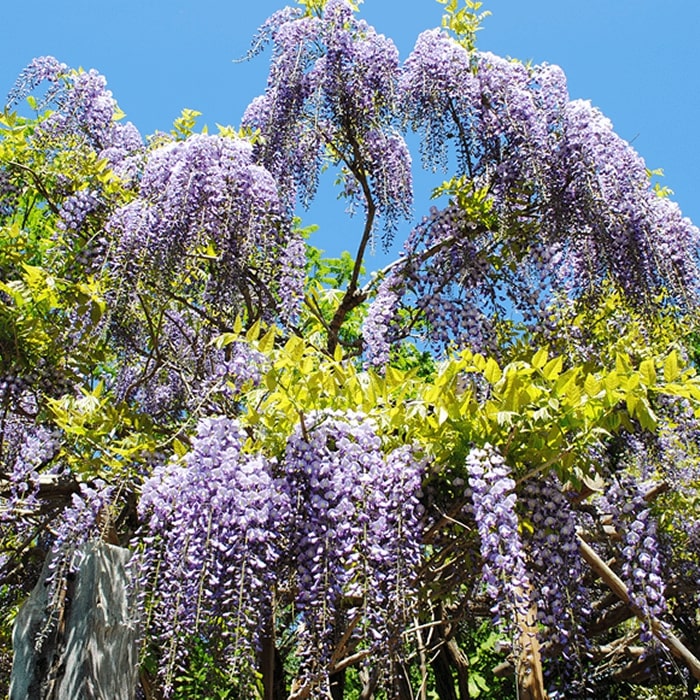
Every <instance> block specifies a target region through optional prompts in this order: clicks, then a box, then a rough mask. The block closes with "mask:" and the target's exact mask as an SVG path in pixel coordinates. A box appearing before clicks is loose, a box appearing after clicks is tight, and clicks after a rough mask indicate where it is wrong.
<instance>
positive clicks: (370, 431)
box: [285, 413, 423, 670]
mask: <svg viewBox="0 0 700 700" xmlns="http://www.w3.org/2000/svg"><path fill="white" fill-rule="evenodd" d="M304 422H305V424H306V426H307V427H306V428H305V429H303V430H302V429H301V428H300V429H299V430H298V431H297V432H296V433H295V434H294V435H292V436H291V437H290V438H289V441H288V443H287V450H286V454H285V465H286V474H285V483H286V488H287V492H288V494H289V498H290V499H296V508H295V517H294V520H293V523H292V527H291V542H290V547H291V551H292V553H293V556H294V558H295V566H296V569H297V576H298V585H299V594H298V599H297V606H298V609H299V612H300V614H301V617H302V620H303V623H304V632H303V635H302V640H301V649H300V654H301V656H302V658H303V659H304V660H305V663H306V665H307V669H308V670H312V669H323V667H324V665H327V664H328V662H329V661H330V658H331V656H332V652H333V645H334V641H335V634H336V633H337V631H338V629H339V628H340V629H341V630H342V628H343V627H344V626H345V625H347V624H348V623H351V622H352V623H353V624H355V623H357V620H353V618H354V617H355V616H357V617H358V618H359V620H360V622H359V624H357V631H358V633H359V632H363V633H364V634H365V636H366V637H367V638H366V639H365V642H366V643H368V644H370V645H372V646H374V645H377V646H379V647H381V648H383V649H386V650H387V651H390V652H392V653H393V652H396V651H397V649H396V645H397V643H398V640H397V632H398V630H400V629H401V623H402V622H403V621H404V620H405V619H406V612H407V611H409V610H410V609H411V598H412V595H413V590H412V582H413V579H414V575H415V567H416V566H417V564H418V560H419V555H420V526H419V522H420V517H421V514H422V511H421V507H420V504H419V502H418V498H417V494H418V492H419V490H420V484H421V478H422V471H423V466H422V463H421V461H420V460H419V459H418V458H417V456H416V455H415V454H414V453H413V451H412V450H411V449H410V448H408V447H401V448H398V449H396V450H394V451H392V452H390V453H389V454H388V455H385V454H384V452H383V450H382V441H381V439H380V438H379V436H378V435H377V433H376V429H375V426H374V425H373V423H372V421H370V420H369V419H368V418H367V416H364V415H362V414H348V413H345V414H326V415H324V414H320V415H316V416H308V417H307V418H306V419H305V421H304ZM348 600H349V601H350V602H349V603H348V602H346V601H348Z"/></svg>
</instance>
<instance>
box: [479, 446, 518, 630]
mask: <svg viewBox="0 0 700 700" xmlns="http://www.w3.org/2000/svg"><path fill="white" fill-rule="evenodd" d="M466 466H467V472H468V474H469V482H468V483H469V488H470V489H471V496H472V503H473V513H474V519H475V520H476V525H477V528H478V530H479V538H480V549H481V556H482V559H483V565H482V575H483V580H484V584H485V586H486V592H487V593H488V595H489V597H490V598H491V599H492V600H493V601H494V605H493V607H492V612H493V614H494V617H495V619H496V621H498V622H500V621H502V620H503V619H504V617H506V616H507V615H508V613H509V612H511V611H513V610H518V611H520V612H523V611H526V610H527V608H528V606H529V602H530V601H529V593H528V592H529V589H530V583H529V579H528V575H527V571H526V568H525V554H524V551H523V544H522V540H521V538H520V533H519V531H518V516H517V513H516V510H515V505H516V501H517V496H516V494H515V481H514V480H513V478H512V477H511V476H510V469H509V468H508V466H507V465H506V463H505V460H504V459H503V457H502V456H501V455H500V454H499V453H498V452H497V450H496V449H495V448H494V447H492V446H491V445H489V444H486V445H484V447H483V448H474V449H472V450H471V451H470V453H469V455H468V456H467V461H466ZM506 619H507V618H506Z"/></svg>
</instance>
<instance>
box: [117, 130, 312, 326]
mask: <svg viewBox="0 0 700 700" xmlns="http://www.w3.org/2000/svg"><path fill="white" fill-rule="evenodd" d="M109 228H110V230H111V231H112V232H113V234H114V235H115V236H116V237H117V238H118V243H117V246H116V248H117V250H116V256H117V261H118V264H119V265H120V268H121V269H122V270H123V272H124V273H125V276H126V278H127V279H131V280H133V279H135V278H136V277H137V276H141V277H144V276H145V277H149V278H150V279H152V280H157V281H158V283H159V284H161V285H162V284H164V283H167V282H168V281H170V280H174V279H175V278H176V277H177V275H178V274H182V273H184V272H188V271H190V270H193V269H195V268H197V267H199V268H200V269H201V268H205V269H206V270H207V272H206V278H207V282H206V285H205V287H206V288H205V290H204V295H205V299H208V300H210V301H212V302H213V303H216V304H218V305H220V306H221V307H223V308H228V309H229V310H230V309H231V308H232V307H233V308H234V309H236V310H240V309H241V308H242V307H243V305H244V300H245V303H246V304H248V305H250V306H251V308H246V309H245V310H246V311H248V312H250V313H260V312H261V311H267V312H268V315H270V316H272V311H273V309H274V307H275V306H276V305H277V301H276V299H277V298H278V294H282V292H284V295H283V297H282V302H281V307H282V308H281V309H280V311H281V312H282V314H283V315H284V316H286V317H291V316H293V315H294V313H295V310H296V308H297V307H298V304H299V294H298V293H293V294H289V292H288V290H286V289H285V290H280V289H279V285H278V282H277V279H278V276H279V274H280V271H281V272H282V279H284V281H285V285H286V286H287V287H290V288H291V289H296V288H297V287H298V279H301V278H302V277H301V276H302V275H303V273H304V267H303V265H299V255H298V254H297V252H296V249H294V254H293V255H290V253H289V247H290V245H292V241H294V240H295V239H294V237H295V236H296V235H297V234H294V233H292V232H289V231H287V230H286V228H287V225H286V219H285V218H284V217H283V216H282V215H281V211H280V202H279V198H278V193H277V186H276V184H275V181H274V179H273V178H272V176H271V175H270V173H269V172H268V171H267V170H265V169H264V168H263V167H261V166H259V165H256V164H255V163H254V162H253V149H252V146H251V144H250V143H249V142H248V141H246V140H244V139H242V138H230V137H226V136H210V135H205V134H195V135H192V136H190V137H189V138H187V139H186V140H184V141H173V142H170V143H166V144H165V145H163V146H161V147H159V148H157V149H155V150H154V151H153V152H152V153H151V154H150V156H149V158H148V162H147V163H146V166H145V169H144V172H143V175H142V177H141V181H140V191H139V196H138V197H137V198H136V199H135V200H134V201H132V202H130V203H129V204H127V205H126V206H124V207H122V208H121V209H119V210H118V211H116V212H115V214H114V215H113V216H112V219H111V221H110V224H109ZM297 247H298V246H297ZM183 283H184V282H183ZM288 307H289V308H288Z"/></svg>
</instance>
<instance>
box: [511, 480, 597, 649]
mask: <svg viewBox="0 0 700 700" xmlns="http://www.w3.org/2000/svg"><path fill="white" fill-rule="evenodd" d="M521 503H522V507H523V509H524V513H525V515H526V517H527V518H528V520H529V521H530V522H531V524H532V533H531V534H530V536H529V537H528V538H527V543H526V544H527V547H528V549H529V562H530V565H531V566H532V567H533V568H534V570H535V571H536V573H537V576H536V580H537V581H538V584H537V585H534V586H533V591H532V593H533V598H534V601H535V603H536V606H537V616H538V622H539V623H540V624H541V625H543V627H544V632H543V636H544V639H546V640H548V641H551V642H553V643H554V645H555V646H554V649H556V655H560V656H561V657H563V658H564V659H571V658H572V657H573V656H575V655H576V653H577V652H578V649H576V645H577V643H578V642H580V641H581V631H582V624H583V623H584V622H585V620H586V616H587V614H588V604H589V603H588V601H587V595H586V591H585V589H584V588H583V585H582V578H583V574H584V567H583V561H582V559H581V556H580V555H579V545H578V540H577V538H576V514H575V513H574V511H573V509H572V507H571V504H570V503H569V500H568V499H567V498H566V496H565V495H564V493H562V489H561V484H560V482H559V480H558V479H557V478H556V477H555V476H554V475H550V476H548V477H547V478H546V479H539V480H535V479H533V480H530V481H528V482H527V483H526V484H525V487H524V489H523V496H522V499H521Z"/></svg>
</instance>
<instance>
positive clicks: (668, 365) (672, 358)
mask: <svg viewBox="0 0 700 700" xmlns="http://www.w3.org/2000/svg"><path fill="white" fill-rule="evenodd" d="M680 373H681V371H680V365H679V362H678V353H677V351H676V350H675V349H674V350H671V352H670V353H669V354H668V355H667V357H666V359H665V360H664V380H665V381H667V382H673V381H675V380H676V379H678V375H679V374H680Z"/></svg>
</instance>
